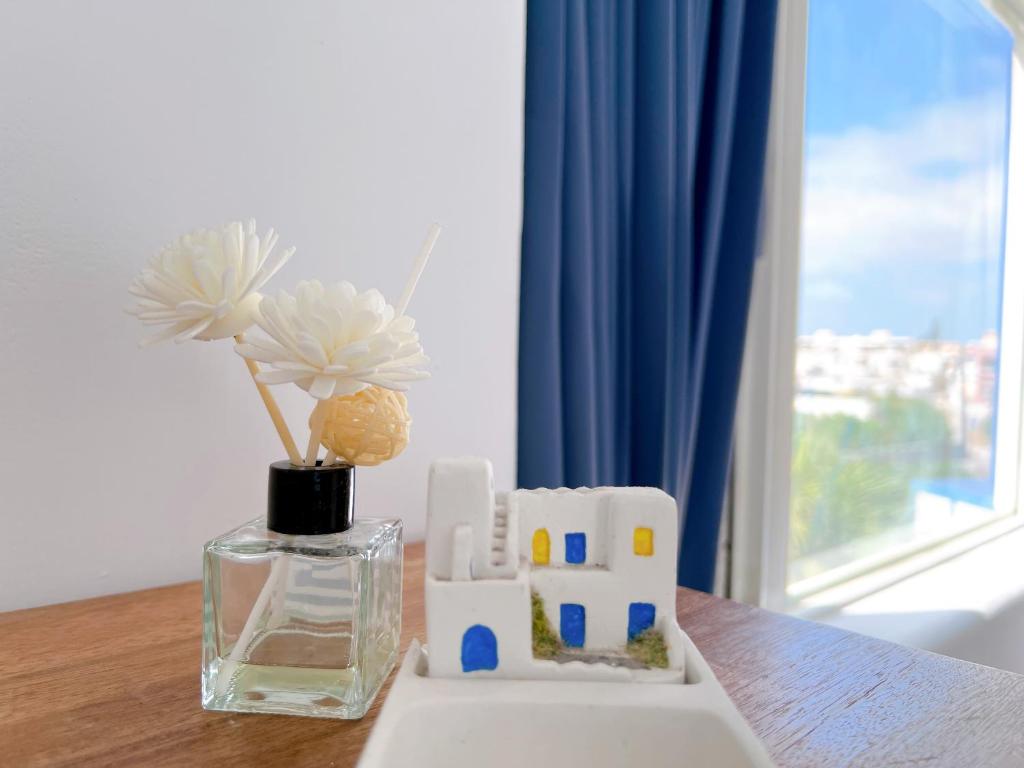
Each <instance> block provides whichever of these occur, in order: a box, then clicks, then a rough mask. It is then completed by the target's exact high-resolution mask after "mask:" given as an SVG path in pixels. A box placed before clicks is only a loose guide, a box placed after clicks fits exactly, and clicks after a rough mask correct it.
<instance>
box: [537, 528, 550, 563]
mask: <svg viewBox="0 0 1024 768" xmlns="http://www.w3.org/2000/svg"><path fill="white" fill-rule="evenodd" d="M550 561H551V537H550V536H549V535H548V529H547V528H538V529H537V530H536V531H534V532H533V563H534V565H547V564H548V563H549V562H550Z"/></svg>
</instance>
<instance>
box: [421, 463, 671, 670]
mask: <svg viewBox="0 0 1024 768" xmlns="http://www.w3.org/2000/svg"><path fill="white" fill-rule="evenodd" d="M427 515H428V518H427V578H426V607H427V645H428V647H429V648H430V676H431V677H461V676H464V675H476V676H492V677H504V678H527V679H531V678H532V679H544V678H573V679H583V678H586V679H635V678H644V677H646V678H655V679H659V680H660V679H664V680H669V679H681V678H682V676H683V673H684V653H683V645H682V642H681V639H680V636H679V635H680V633H679V627H678V625H677V623H676V618H675V570H676V546H677V544H676V541H677V532H678V523H677V517H676V515H677V511H676V505H675V502H674V501H673V500H672V497H671V496H669V495H667V494H666V493H664V492H663V491H660V490H657V489H654V488H581V489H578V490H569V489H566V488H560V489H558V490H547V489H541V490H532V491H526V490H519V491H513V492H511V493H508V494H503V495H501V496H498V497H497V498H496V497H495V494H494V485H493V479H492V476H491V465H490V462H488V461H485V460H483V459H474V458H462V459H445V460H442V461H437V462H435V463H434V465H433V467H432V468H431V471H430V488H429V500H428V512H427ZM573 662H576V663H573Z"/></svg>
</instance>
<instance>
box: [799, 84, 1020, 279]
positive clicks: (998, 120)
mask: <svg viewBox="0 0 1024 768" xmlns="http://www.w3.org/2000/svg"><path fill="white" fill-rule="evenodd" d="M1006 110H1007V102H1006V97H1005V94H1001V93H993V94H991V95H988V96H986V97H984V98H979V99H974V100H969V101H947V102H940V103H937V104H933V105H931V106H928V107H925V108H922V109H919V110H917V111H915V112H912V113H910V114H908V115H905V116H904V119H903V120H901V121H899V123H898V124H893V125H891V126H888V127H877V126H860V127H856V128H852V129H850V130H847V131H845V132H843V133H840V134H836V135H821V134H819V135H812V136H810V137H808V146H807V156H806V159H805V168H804V171H805V184H804V200H803V231H802V260H803V269H804V274H805V275H806V276H807V277H808V278H809V279H811V280H813V278H815V277H819V278H820V277H825V276H828V277H830V278H832V279H833V280H834V279H835V278H837V277H840V276H842V275H843V274H851V273H858V272H863V271H866V270H869V269H870V270H877V269H879V267H880V266H884V265H885V264H886V263H891V262H892V261H893V260H896V259H899V260H920V261H921V262H922V263H923V264H927V263H929V262H934V261H936V260H941V261H944V262H963V261H965V260H966V261H979V260H982V259H986V258H991V257H992V256H993V254H995V253H998V250H999V247H1000V244H1001V228H1002V219H1001V211H1002V206H1003V172H1004V169H1003V164H1004V162H1005V157H1004V155H1005V131H1006Z"/></svg>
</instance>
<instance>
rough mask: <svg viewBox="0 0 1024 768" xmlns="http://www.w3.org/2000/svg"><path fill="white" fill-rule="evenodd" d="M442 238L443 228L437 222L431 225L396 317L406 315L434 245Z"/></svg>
mask: <svg viewBox="0 0 1024 768" xmlns="http://www.w3.org/2000/svg"><path fill="white" fill-rule="evenodd" d="M440 236H441V227H440V225H438V224H437V223H436V222H435V223H434V224H431V225H430V229H429V230H427V238H426V240H424V241H423V245H422V246H420V252H419V254H418V255H417V256H416V261H414V262H413V265H412V274H411V275H409V279H408V281H406V283H405V289H404V290H403V291H402V297H401V298H400V299H399V300H398V304H397V305H396V306H395V317H401V316H402V315H404V314H405V310H406V309H407V308H408V307H409V300H410V299H412V293H413V291H415V290H416V284H417V283H418V282H419V281H420V275H422V274H423V270H424V269H425V268H426V266H427V260H428V259H429V258H430V252H431V251H433V250H434V245H435V244H436V243H437V238H439V237H440Z"/></svg>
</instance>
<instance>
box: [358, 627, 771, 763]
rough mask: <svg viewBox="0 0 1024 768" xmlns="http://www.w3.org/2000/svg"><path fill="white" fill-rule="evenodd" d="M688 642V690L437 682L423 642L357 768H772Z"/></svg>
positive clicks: (675, 686)
mask: <svg viewBox="0 0 1024 768" xmlns="http://www.w3.org/2000/svg"><path fill="white" fill-rule="evenodd" d="M681 634H682V636H683V640H684V643H685V646H686V676H685V682H682V683H621V682H593V681H554V680H501V679H494V678H486V679H484V678H477V679H468V680H466V679H461V680H460V679H447V678H431V677H427V664H428V663H429V661H428V656H427V649H426V648H424V647H422V646H420V644H419V642H418V641H416V640H414V641H413V643H412V645H411V646H410V647H409V650H408V652H407V653H406V655H405V659H404V660H403V662H402V666H401V668H400V669H399V671H398V674H397V675H396V677H395V682H394V685H393V686H392V687H391V692H390V694H389V695H388V698H387V701H386V702H385V703H384V708H383V709H382V711H381V714H380V717H379V718H378V719H377V723H376V724H375V725H374V728H373V732H372V733H371V734H370V739H369V741H368V742H367V744H366V749H365V750H364V751H363V754H362V757H361V758H360V760H359V764H358V768H409V767H410V766H416V768H470V766H472V767H473V768H477V767H478V766H487V767H488V768H543V767H544V766H558V767H559V768H573V767H574V766H586V768H623V766H643V768H669V767H671V768H677V767H678V766H688V767H690V768H699V767H700V766H708V767H709V768H739V767H740V766H757V767H758V768H761V767H762V766H763V767H765V768H770V767H771V766H773V765H774V764H773V763H772V761H771V758H770V757H769V756H768V753H767V751H766V750H765V748H764V746H763V745H762V744H761V742H760V741H758V739H757V737H756V736H755V735H754V733H753V731H751V729H750V726H749V725H747V723H746V721H745V720H744V719H743V717H742V716H741V715H740V713H739V712H738V711H737V709H736V707H735V706H734V705H733V703H732V701H730V700H729V697H728V696H727V695H726V693H725V691H724V690H723V689H722V686H721V685H720V684H719V682H718V681H717V680H716V679H715V676H714V674H713V673H712V671H711V668H710V667H709V666H708V664H707V662H706V661H704V658H703V657H702V656H701V655H700V652H699V651H698V650H697V647H696V646H695V645H694V644H693V643H692V642H691V641H690V638H689V637H687V636H686V635H685V633H681Z"/></svg>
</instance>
